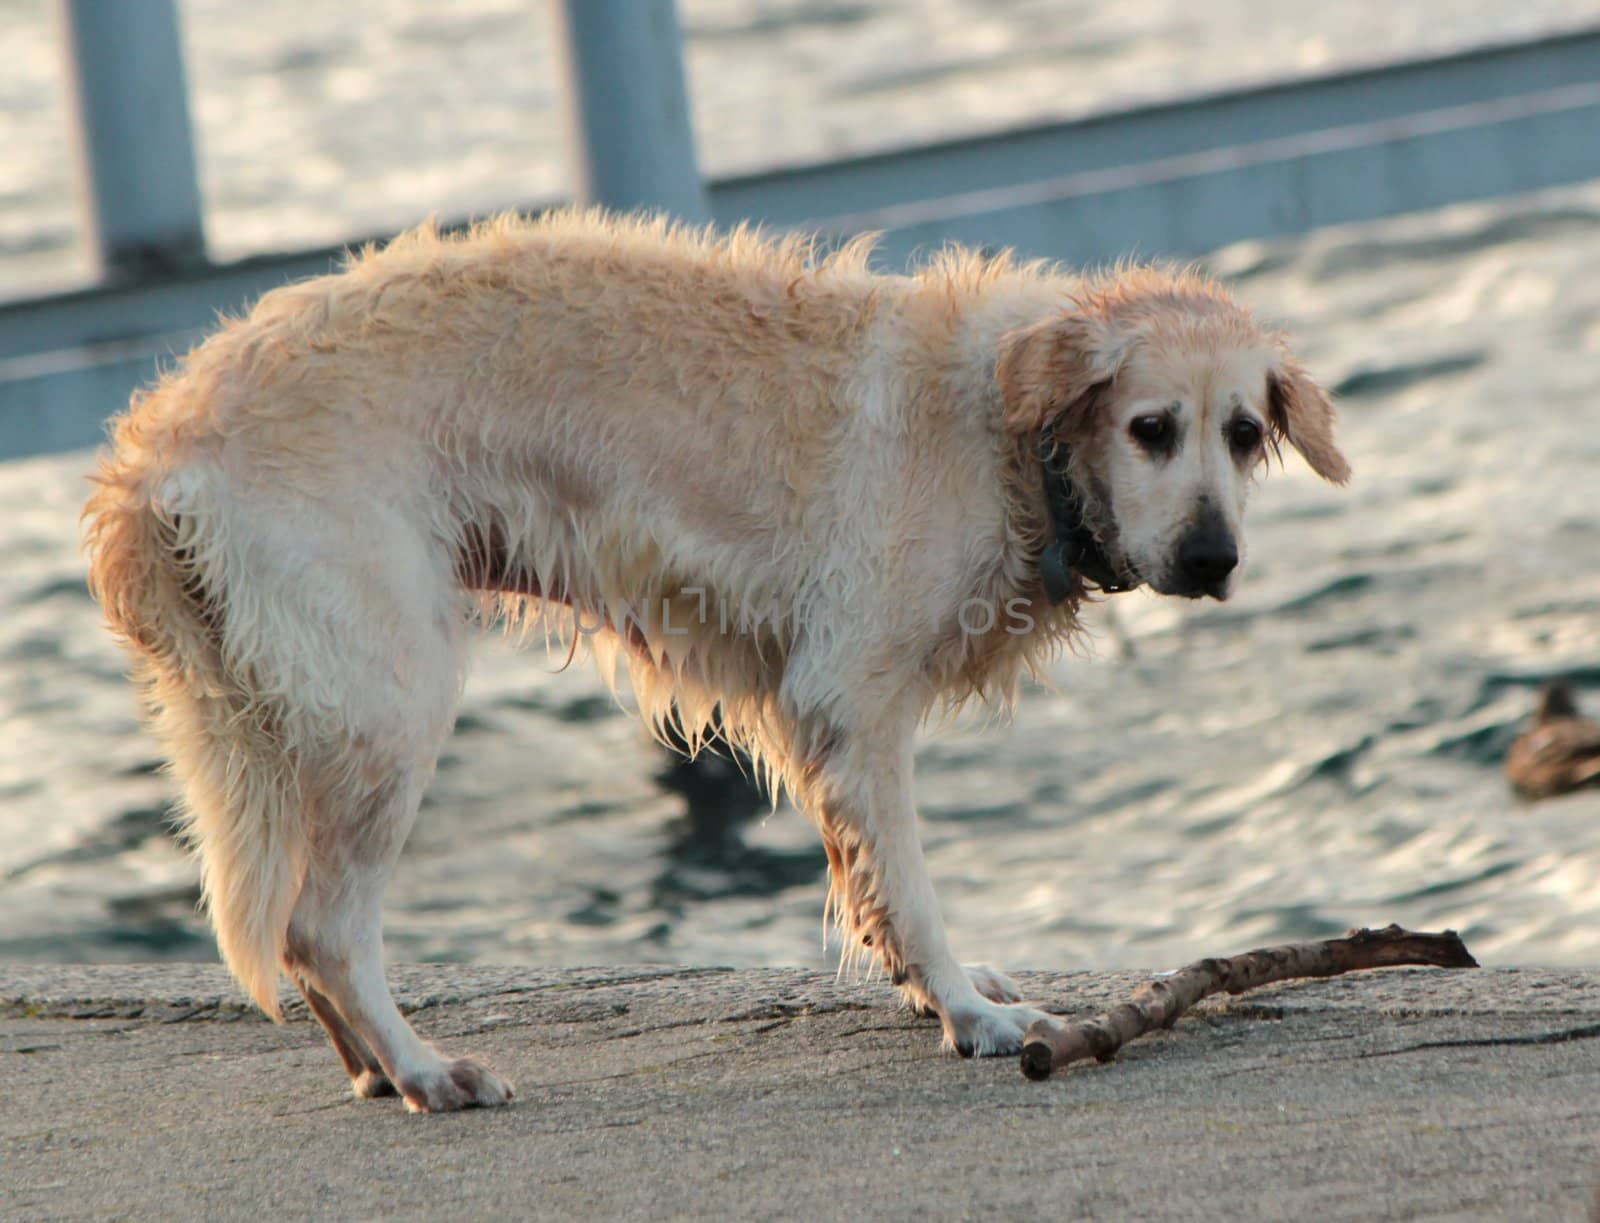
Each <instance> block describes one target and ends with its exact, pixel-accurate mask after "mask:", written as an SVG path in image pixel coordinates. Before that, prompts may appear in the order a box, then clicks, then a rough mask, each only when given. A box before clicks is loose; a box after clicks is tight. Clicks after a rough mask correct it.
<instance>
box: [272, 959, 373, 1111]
mask: <svg viewBox="0 0 1600 1223" xmlns="http://www.w3.org/2000/svg"><path fill="white" fill-rule="evenodd" d="M290 975H291V976H293V973H292V972H291V974H290ZM294 983H295V984H296V985H297V986H298V987H299V988H300V993H301V996H302V997H304V998H305V1000H306V1006H308V1007H310V1008H311V1013H312V1015H314V1016H316V1020H317V1022H318V1023H320V1024H321V1025H322V1030H323V1031H324V1032H326V1033H327V1034H328V1039H329V1040H330V1041H331V1042H332V1043H333V1051H334V1052H335V1053H337V1054H338V1055H339V1060H340V1061H341V1062H343V1063H344V1068H345V1073H346V1074H348V1075H349V1076H350V1084H351V1087H352V1088H353V1089H354V1090H355V1093H356V1095H358V1096H360V1097H361V1098H362V1099H364V1100H374V1099H377V1098H378V1097H379V1096H392V1095H394V1094H396V1093H395V1086H394V1084H393V1083H391V1082H390V1081H389V1076H388V1075H386V1074H385V1073H384V1072H383V1064H382V1063H381V1062H379V1061H378V1058H377V1055H376V1054H375V1053H373V1051H372V1050H371V1049H369V1048H367V1042H366V1041H364V1040H362V1039H361V1038H360V1037H359V1036H357V1035H356V1034H355V1030H354V1029H353V1028H351V1026H350V1025H349V1024H348V1023H346V1022H345V1019H344V1016H343V1015H341V1014H339V1008H338V1007H336V1006H334V1005H333V1003H331V1002H329V1001H328V999H327V998H325V997H323V996H322V994H320V993H318V992H317V990H315V989H314V988H312V987H311V986H310V985H308V984H306V982H305V981H303V980H301V979H300V978H298V977H295V978H294Z"/></svg>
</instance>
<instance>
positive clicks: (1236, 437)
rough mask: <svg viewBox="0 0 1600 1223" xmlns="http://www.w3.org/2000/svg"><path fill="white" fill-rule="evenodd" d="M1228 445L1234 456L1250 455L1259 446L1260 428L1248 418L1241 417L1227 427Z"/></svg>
mask: <svg viewBox="0 0 1600 1223" xmlns="http://www.w3.org/2000/svg"><path fill="white" fill-rule="evenodd" d="M1228 445H1230V446H1232V447H1233V452H1234V453H1235V454H1238V455H1246V454H1250V453H1251V452H1252V451H1254V450H1255V448H1256V447H1257V446H1259V445H1261V426H1260V425H1258V424H1256V422H1255V421H1253V420H1251V419H1250V418H1249V417H1248V416H1241V417H1240V418H1239V419H1238V420H1236V421H1234V422H1233V423H1232V424H1231V425H1229V426H1228Z"/></svg>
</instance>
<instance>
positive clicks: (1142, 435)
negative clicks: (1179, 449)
mask: <svg viewBox="0 0 1600 1223" xmlns="http://www.w3.org/2000/svg"><path fill="white" fill-rule="evenodd" d="M1128 432H1129V433H1131V434H1132V435H1133V440H1134V441H1136V442H1138V443H1139V445H1141V446H1143V447H1144V448H1145V449H1146V450H1161V449H1164V448H1165V447H1167V446H1170V445H1171V444H1172V417H1170V416H1166V415H1160V416H1136V417H1135V418H1134V420H1133V423H1132V424H1131V425H1129V426H1128Z"/></svg>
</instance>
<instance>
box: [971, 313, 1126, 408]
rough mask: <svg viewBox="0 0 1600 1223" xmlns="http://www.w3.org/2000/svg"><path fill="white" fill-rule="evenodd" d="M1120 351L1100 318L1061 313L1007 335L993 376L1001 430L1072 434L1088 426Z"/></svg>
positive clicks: (1112, 373) (1121, 350)
mask: <svg viewBox="0 0 1600 1223" xmlns="http://www.w3.org/2000/svg"><path fill="white" fill-rule="evenodd" d="M1124 347H1125V346H1123V345H1121V344H1118V343H1117V342H1115V340H1114V337H1113V336H1112V335H1111V329H1110V327H1109V326H1108V325H1107V324H1106V322H1105V321H1104V320H1103V319H1100V318H1096V317H1094V316H1093V315H1089V314H1064V315H1061V316H1059V317H1057V318H1052V319H1047V320H1045V321H1044V322H1042V323H1036V324H1034V325H1033V326H1031V327H1019V328H1017V329H1016V330H1015V331H1008V332H1006V334H1005V335H1003V336H1001V337H1000V359H999V361H998V362H997V363H996V365H995V372H994V376H995V381H996V382H997V383H999V386H1000V399H1001V402H1002V403H1003V404H1004V405H1005V416H1004V417H1003V423H1004V425H1005V430H1006V432H1007V433H1010V434H1013V435H1023V434H1029V433H1042V432H1043V431H1044V430H1045V429H1046V428H1063V427H1065V429H1066V430H1067V431H1071V430H1072V427H1073V426H1074V425H1076V424H1087V419H1088V417H1089V415H1090V414H1091V411H1092V409H1093V407H1094V404H1095V402H1096V401H1097V400H1098V398H1099V396H1100V393H1101V392H1102V391H1103V390H1105V388H1106V387H1107V386H1109V385H1110V383H1111V379H1112V378H1113V377H1115V376H1116V372H1117V367H1118V366H1119V365H1121V364H1122V357H1123V349H1124Z"/></svg>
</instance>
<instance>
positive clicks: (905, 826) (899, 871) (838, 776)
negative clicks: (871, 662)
mask: <svg viewBox="0 0 1600 1223" xmlns="http://www.w3.org/2000/svg"><path fill="white" fill-rule="evenodd" d="M913 729H914V727H913V725H912V724H911V723H909V722H908V723H907V724H906V725H904V726H903V727H899V728H894V729H888V728H885V727H881V726H880V727H877V728H874V729H873V730H871V731H863V732H860V733H856V734H850V733H837V732H836V733H835V734H834V735H833V736H832V739H831V744H830V747H829V749H828V751H827V753H826V756H825V759H824V761H823V763H822V764H821V767H820V768H818V769H816V771H815V772H814V773H813V775H812V776H813V779H814V780H813V784H812V785H811V786H809V787H807V789H808V790H809V791H810V792H809V793H808V794H806V795H804V796H803V797H804V798H805V799H806V800H807V805H808V806H809V807H810V808H811V810H812V813H813V814H814V816H815V818H816V820H817V822H818V824H819V826H820V828H821V831H822V839H823V844H824V846H825V847H826V849H827V853H828V867H829V886H828V904H829V909H830V911H831V912H832V914H833V916H834V918H835V920H836V921H837V922H838V924H839V926H840V928H841V930H842V931H843V932H844V936H845V940H846V941H845V951H844V954H845V956H846V957H847V958H850V957H854V956H860V955H873V956H876V957H877V959H878V960H879V962H880V963H882V965H883V966H884V969H885V971H887V972H888V974H889V978H890V980H891V981H892V982H893V983H894V984H895V985H897V986H899V987H900V988H901V990H903V991H904V993H905V994H906V997H907V1000H908V1001H909V1002H911V1003H912V1004H913V1005H914V1006H919V1007H922V1008H924V1009H926V1010H928V1011H931V1012H932V1013H934V1014H936V1015H937V1016H938V1017H939V1020H940V1022H941V1023H942V1024H943V1025H944V1038H945V1044H946V1046H947V1047H948V1048H950V1049H953V1050H955V1051H957V1052H959V1053H961V1054H962V1055H963V1056H967V1057H970V1056H973V1055H974V1054H976V1055H978V1056H985V1055H990V1054H1004V1053H1015V1052H1016V1051H1017V1050H1019V1049H1020V1048H1021V1047H1022V1036H1023V1033H1024V1032H1025V1031H1026V1030H1027V1027H1028V1025H1029V1024H1030V1023H1032V1022H1033V1021H1034V1020H1036V1019H1039V1018H1041V1017H1042V1016H1041V1012H1039V1011H1037V1010H1034V1009H1033V1008H1032V1007H1028V1006H1023V1005H1013V1004H1006V1003H1004V1002H997V1001H993V1000H992V999H993V998H996V997H998V998H1001V999H1006V998H1014V997H1015V994H1014V992H1013V991H1012V988H1011V986H1010V983H1009V982H1007V981H1006V980H1005V978H1004V977H1001V976H1000V975H999V974H997V973H994V972H993V971H992V970H990V969H986V968H978V969H973V970H968V969H966V968H963V967H962V966H961V965H960V964H959V963H957V962H956V959H955V957H954V956H953V955H952V954H951V952H950V944H949V941H948V940H947V938H946V937H945V930H944V919H943V917H942V916H941V914H940V912H939V902H938V900H937V898H936V897H935V896H934V894H933V885H932V883H931V882H930V881H929V879H928V872H927V867H926V865H925V864H924V860H923V856H922V842H921V837H920V835H919V833H918V829H917V815H916V810H915V809H914V807H913V805H912V800H911V777H912V750H911V744H912V732H913ZM980 986H982V987H983V988H982V992H980V988H979V987H980ZM985 994H988V995H989V996H988V997H985Z"/></svg>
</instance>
